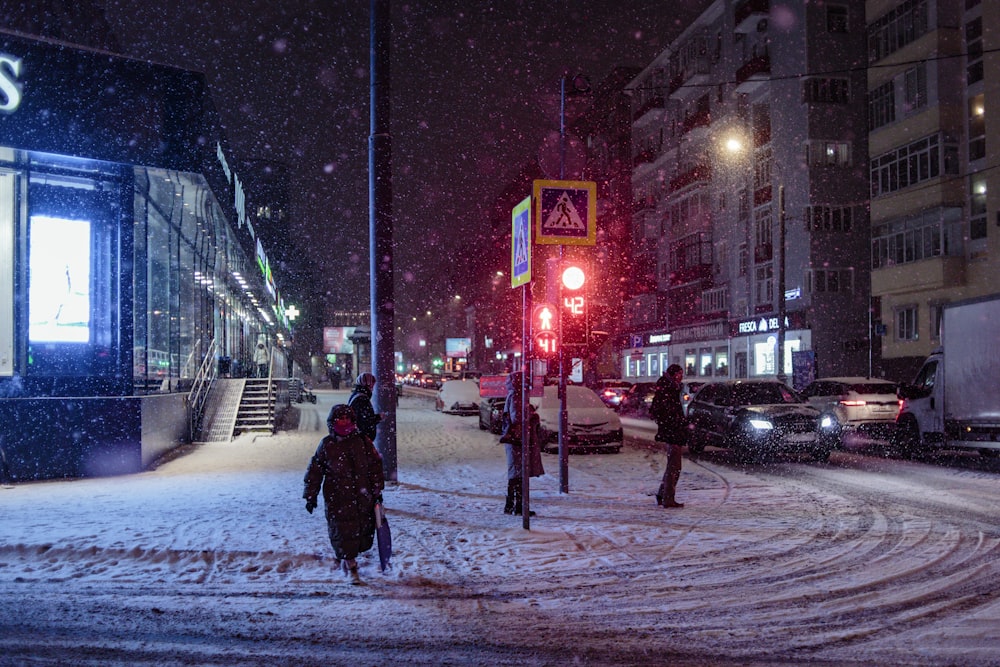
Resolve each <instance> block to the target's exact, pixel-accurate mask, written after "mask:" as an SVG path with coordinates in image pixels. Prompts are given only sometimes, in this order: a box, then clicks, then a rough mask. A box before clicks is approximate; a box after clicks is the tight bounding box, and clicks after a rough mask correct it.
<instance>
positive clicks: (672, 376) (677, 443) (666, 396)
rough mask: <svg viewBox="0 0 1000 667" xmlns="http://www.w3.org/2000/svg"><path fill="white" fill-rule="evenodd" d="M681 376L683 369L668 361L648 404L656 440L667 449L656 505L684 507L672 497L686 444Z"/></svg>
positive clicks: (686, 433) (679, 474) (686, 427)
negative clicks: (650, 402)
mask: <svg viewBox="0 0 1000 667" xmlns="http://www.w3.org/2000/svg"><path fill="white" fill-rule="evenodd" d="M683 379H684V369H683V368H681V367H680V366H679V365H677V364H671V365H670V366H669V367H668V368H667V370H666V371H665V372H664V373H663V375H661V376H660V379H659V380H657V381H656V391H655V392H654V393H653V402H652V404H651V405H650V406H649V413H650V416H652V417H653V419H654V420H655V421H656V437H655V440H656V441H657V442H662V443H664V444H665V445H666V448H667V469H666V470H665V471H664V472H663V481H662V482H661V483H660V488H659V490H658V491H657V492H656V504H658V505H662V506H664V507H676V508H680V507H684V503H679V502H677V500H676V499H675V498H674V492H675V491H676V490H677V481H678V480H679V479H680V476H681V449H682V448H683V447H684V445H686V444H687V441H688V434H689V431H688V423H687V418H686V417H685V416H684V408H683V407H682V406H681V381H682V380H683Z"/></svg>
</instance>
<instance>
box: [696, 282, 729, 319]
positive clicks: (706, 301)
mask: <svg viewBox="0 0 1000 667" xmlns="http://www.w3.org/2000/svg"><path fill="white" fill-rule="evenodd" d="M728 308H729V289H728V288H726V287H716V288H715V289H710V290H705V291H704V292H702V293H701V312H702V313H703V314H709V313H719V312H724V311H726V310H727V309H728Z"/></svg>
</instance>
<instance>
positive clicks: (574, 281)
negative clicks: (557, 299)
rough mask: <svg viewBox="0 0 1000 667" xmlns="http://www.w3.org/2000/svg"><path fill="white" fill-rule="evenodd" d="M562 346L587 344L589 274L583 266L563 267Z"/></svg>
mask: <svg viewBox="0 0 1000 667" xmlns="http://www.w3.org/2000/svg"><path fill="white" fill-rule="evenodd" d="M559 279H560V282H561V283H562V308H561V309H560V310H561V317H562V344H563V345H586V344H587V301H588V299H587V272H586V271H585V270H584V268H583V266H582V265H581V264H575V263H569V264H564V265H563V266H562V271H561V272H560V274H559Z"/></svg>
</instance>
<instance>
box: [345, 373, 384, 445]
mask: <svg viewBox="0 0 1000 667" xmlns="http://www.w3.org/2000/svg"><path fill="white" fill-rule="evenodd" d="M374 387H375V376H374V375H372V374H371V373H361V374H360V375H358V378H357V379H356V380H355V381H354V391H352V392H351V397H350V398H348V399H347V404H348V405H349V406H351V407H352V408H353V409H354V414H355V415H356V417H357V423H358V429H359V430H360V431H361V432H362V433H363V434H364V435H365V437H367V438H368V439H369V440H371V441H372V442H375V433H376V431H377V428H376V427H377V426H378V423H379V422H380V421H382V415H380V414H378V413H376V412H375V408H374V407H373V406H372V391H374Z"/></svg>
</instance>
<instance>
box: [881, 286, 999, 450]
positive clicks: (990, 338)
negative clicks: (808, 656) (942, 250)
mask: <svg viewBox="0 0 1000 667" xmlns="http://www.w3.org/2000/svg"><path fill="white" fill-rule="evenodd" d="M899 396H900V398H901V399H903V400H902V402H901V405H900V410H899V415H898V416H897V417H896V429H895V438H894V439H895V443H896V447H897V449H898V450H899V451H900V453H902V454H904V455H912V454H916V453H918V452H921V451H925V450H927V449H935V448H937V449H956V448H971V449H976V450H979V452H980V453H981V454H983V455H987V456H996V455H998V454H1000V294H996V295H993V296H988V297H983V298H980V299H973V300H969V301H962V302H958V303H953V304H948V305H946V306H944V309H943V313H942V321H941V347H940V348H938V349H936V350H935V351H934V352H933V353H932V354H931V356H929V357H928V358H927V360H926V361H925V362H924V365H923V367H921V369H920V372H918V373H917V376H916V379H915V380H914V381H913V383H912V384H908V385H903V386H902V387H901V388H900V392H899Z"/></svg>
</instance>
